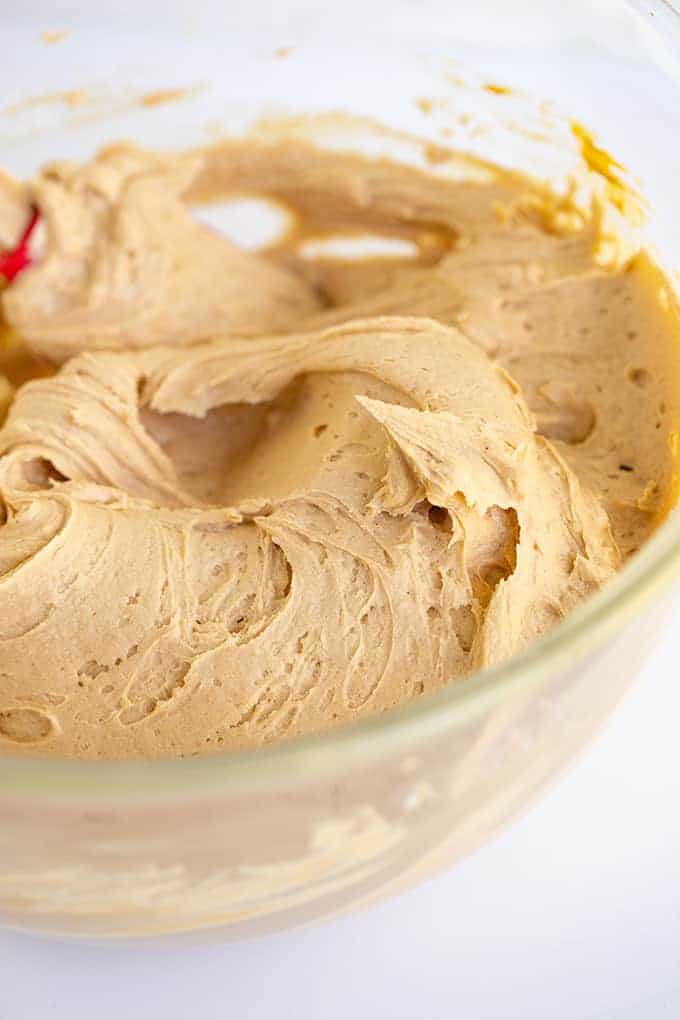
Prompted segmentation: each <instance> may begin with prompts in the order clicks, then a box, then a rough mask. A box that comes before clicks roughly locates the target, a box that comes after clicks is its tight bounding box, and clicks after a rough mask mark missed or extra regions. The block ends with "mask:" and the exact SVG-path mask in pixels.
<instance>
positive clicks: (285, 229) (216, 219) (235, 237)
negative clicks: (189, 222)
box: [192, 196, 293, 251]
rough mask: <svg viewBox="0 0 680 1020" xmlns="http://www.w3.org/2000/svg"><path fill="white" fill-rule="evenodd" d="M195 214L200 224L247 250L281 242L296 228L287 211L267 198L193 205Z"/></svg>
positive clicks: (239, 199)
mask: <svg viewBox="0 0 680 1020" xmlns="http://www.w3.org/2000/svg"><path fill="white" fill-rule="evenodd" d="M192 212H193V216H194V218H195V219H197V220H198V221H199V223H203V224H204V225H205V226H207V227H210V228H211V229H212V230H216V231H218V232H219V233H220V234H224V236H225V237H227V238H228V239H229V240H230V241H232V242H233V243H234V244H236V245H238V247H239V248H243V249H244V250H245V251H259V250H260V249H262V248H268V247H270V246H271V245H274V244H276V243H277V242H279V241H282V240H283V238H284V237H286V235H287V234H289V233H290V231H291V228H292V225H293V218H292V216H291V214H290V213H289V212H288V210H287V209H285V208H284V206H282V205H280V204H279V203H278V202H275V201H273V200H272V199H267V198H254V197H243V196H239V197H238V198H232V199H230V200H228V201H226V202H214V203H211V204H209V205H199V206H194V207H193V209H192Z"/></svg>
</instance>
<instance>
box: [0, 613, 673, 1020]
mask: <svg viewBox="0 0 680 1020" xmlns="http://www.w3.org/2000/svg"><path fill="white" fill-rule="evenodd" d="M674 621H675V628H673V629H672V630H673V632H671V633H669V634H668V636H667V639H666V641H665V642H664V644H663V646H660V647H659V648H658V649H657V650H656V653H655V655H654V657H653V658H652V659H650V660H649V662H648V665H647V668H646V669H645V671H644V673H643V675H642V676H641V678H640V681H639V682H638V684H637V686H636V687H635V688H634V689H633V691H632V692H631V693H630V694H629V695H628V697H627V698H626V700H625V701H624V703H623V704H622V705H621V707H620V708H619V710H618V712H617V713H616V715H615V716H614V717H613V719H612V720H611V722H610V723H609V724H608V726H607V728H606V729H605V731H604V732H603V733H602V734H601V736H600V737H599V739H598V740H597V742H596V743H595V744H594V745H593V746H592V747H591V748H590V750H589V751H588V752H587V753H586V754H585V755H584V757H583V758H582V759H581V760H580V762H579V763H578V764H577V765H575V766H574V767H573V768H572V770H571V772H570V773H569V774H568V775H567V776H565V777H564V778H563V779H561V780H560V782H559V783H558V784H557V785H556V786H555V787H554V788H553V789H552V791H551V792H550V793H549V794H548V795H547V796H546V797H545V798H544V799H543V801H542V802H540V803H539V804H538V805H536V806H535V807H534V808H533V809H532V810H531V811H530V812H529V814H528V815H527V816H526V817H525V818H523V819H522V820H521V821H519V822H517V823H516V824H515V825H514V826H513V827H512V828H511V829H510V830H509V831H508V832H506V833H505V834H504V835H503V836H501V837H500V838H499V839H497V840H496V842H495V843H493V844H492V845H490V846H488V847H486V848H484V849H483V850H481V851H479V852H478V853H477V854H476V855H475V856H474V857H472V858H471V859H470V860H468V861H465V862H464V863H462V864H460V865H459V866H458V867H457V868H456V869H454V870H453V871H451V872H450V873H448V874H445V875H443V876H441V877H439V878H437V879H435V880H433V881H431V882H430V883H428V884H427V885H425V886H421V887H420V888H419V889H416V890H415V891H413V892H410V893H407V894H406V895H404V896H402V897H400V898H399V899H397V900H393V901H391V902H389V903H386V904H382V905H380V906H378V907H373V908H372V909H370V910H368V911H366V912H364V913H363V914H360V915H356V916H353V917H348V918H345V919H343V920H341V921H337V922H333V923H328V924H326V925H323V926H318V927H315V928H308V929H306V930H302V931H296V932H289V933H286V934H283V935H278V936H271V937H269V938H266V939H261V940H259V941H254V942H247V943H240V944H233V945H223V946H215V945H213V946H205V945H204V946H200V945H199V946H197V945H192V944H187V943H174V944H173V943H164V944H163V943H161V944H158V943H156V944H154V943H143V944H142V943H140V944H136V945H134V944H133V945H130V944H127V945H118V946H116V945H95V946H92V945H82V944H77V943H72V942H57V941H48V940H38V939H34V938H29V937H28V936H25V935H17V934H13V933H9V932H1V933H0V1020H43V1018H47V1020H49V1018H58V1020H62V1018H63V1020H66V1018H68V1020H129V1018H132V1020H137V1018H140V1020H141V1018H144V1020H155V1018H156V1017H159V1018H161V1017H162V1018H163V1020H194V1018H197V1020H213V1018H214V1020H217V1018H219V1020H226V1018H238V1020H250V1018H253V1020H275V1018H276V1020H278V1018H286V1020H287V1018H291V1020H292V1018H294V1020H336V1018H337V1020H364V1018H365V1020H382V1018H383V1017H384V1018H386V1020H440V1018H441V1020H594V1018H598V1020H600V1018H605V1020H665V1018H673V1020H676V1018H678V1017H680V739H679V735H680V677H679V674H680V670H679V669H678V660H679V659H680V601H678V604H677V608H676V613H675V617H674ZM0 823H1V822H0Z"/></svg>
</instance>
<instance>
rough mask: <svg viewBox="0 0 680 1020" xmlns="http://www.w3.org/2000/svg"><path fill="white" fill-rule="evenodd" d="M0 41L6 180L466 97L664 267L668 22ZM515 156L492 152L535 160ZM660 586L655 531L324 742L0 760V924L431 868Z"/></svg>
mask: <svg viewBox="0 0 680 1020" xmlns="http://www.w3.org/2000/svg"><path fill="white" fill-rule="evenodd" d="M63 29H69V30H70V32H69V34H68V35H65V36H63V37H60V36H59V35H58V34H57V33H59V32H60V31H61V30H63ZM51 32H54V33H55V35H49V34H41V33H51ZM0 40H1V42H2V49H3V59H2V61H0V86H1V88H0V95H2V97H3V99H2V104H3V109H2V110H1V111H0V138H1V142H0V162H2V164H3V165H5V166H7V167H8V168H9V169H10V170H12V171H13V172H15V173H18V174H27V173H29V172H31V170H32V169H34V167H35V166H36V164H37V163H39V162H42V161H44V160H46V159H50V158H54V157H56V156H66V157H84V156H87V155H89V154H90V153H91V152H92V150H93V149H94V148H96V147H97V146H98V145H100V144H102V143H104V142H107V141H110V140H111V139H112V138H116V137H127V138H133V139H135V140H138V141H141V142H142V143H144V144H147V145H158V146H161V147H181V146H185V145H188V144H191V143H196V142H205V141H206V140H208V138H209V137H210V133H211V132H214V131H215V130H217V129H220V130H226V131H235V130H239V129H240V128H242V127H243V126H245V125H247V124H248V123H249V122H250V121H251V120H252V118H253V117H254V116H255V115H257V114H260V113H263V112H264V113H269V112H273V111H276V110H285V111H288V112H299V111H316V110H318V111H321V110H323V111H326V110H333V109H341V110H345V111H350V112H352V113H359V114H367V115H369V116H371V117H377V118H379V119H380V120H383V121H387V122H388V123H390V124H392V125H394V126H397V127H399V128H404V129H406V130H409V131H416V132H418V133H420V134H421V135H427V132H428V131H431V130H434V129H433V127H432V124H433V122H432V120H431V119H429V120H428V119H427V118H426V117H424V116H423V112H422V110H421V109H419V107H418V105H417V104H416V103H415V102H414V100H415V99H416V98H418V97H423V96H432V95H441V94H442V90H445V89H451V88H453V87H455V86H456V82H458V86H460V84H461V81H460V80H461V79H462V80H464V79H466V78H467V79H469V82H472V83H473V84H472V85H470V87H469V88H468V91H467V92H466V91H465V90H463V92H459V93H458V96H459V97H461V96H468V97H470V96H472V95H474V96H476V98H477V99H483V100H484V102H486V104H487V105H486V107H484V106H483V105H482V106H480V108H479V111H478V114H476V116H477V115H478V116H479V117H481V119H482V121H484V122H486V123H487V124H489V123H490V124H491V125H492V126H494V125H495V127H496V130H494V131H490V132H485V131H483V130H481V131H480V132H479V133H478V135H477V143H478V145H479V148H480V151H484V152H485V154H488V155H492V156H493V155H494V153H493V151H492V149H493V146H494V145H495V144H497V140H498V139H499V138H501V137H502V135H503V132H502V131H499V130H498V125H499V124H500V123H501V121H503V113H502V111H503V107H502V103H503V101H504V99H506V98H507V96H505V94H504V93H503V92H502V91H501V92H499V91H498V90H497V89H493V88H492V89H491V90H489V89H488V88H487V89H486V90H485V89H484V88H483V85H484V84H486V85H487V86H488V85H489V84H497V83H502V84H503V85H510V86H512V87H513V88H515V87H517V88H519V89H520V91H521V93H522V94H524V96H525V98H526V97H527V96H528V97H533V98H531V102H532V103H533V102H534V100H535V99H541V100H543V99H545V100H554V101H556V102H557V104H558V106H559V107H560V108H561V109H562V110H563V111H564V112H565V113H566V114H568V115H569V116H571V117H574V118H575V119H577V120H579V121H582V122H584V123H585V124H586V125H587V126H588V127H589V128H590V129H591V130H593V131H595V132H596V133H597V135H598V137H599V138H600V139H601V140H602V142H603V144H604V145H605V146H606V148H607V149H609V150H610V151H613V152H614V153H615V154H616V155H617V156H619V157H620V158H621V159H622V161H623V162H624V163H626V164H627V166H628V167H629V168H630V169H631V171H632V172H633V173H634V174H635V176H636V177H637V178H638V179H639V180H640V182H641V187H642V190H643V192H644V194H645V195H646V196H647V198H648V199H649V201H650V206H651V216H650V223H649V230H650V235H651V237H652V240H653V241H654V242H655V243H656V244H657V246H658V250H659V251H660V252H661V253H662V254H663V257H665V258H666V259H671V260H673V259H674V260H675V261H676V263H680V199H679V198H678V181H680V144H678V142H677V138H678V137H680V87H679V86H678V66H679V59H680V18H679V17H678V16H677V14H676V13H675V12H674V10H673V8H672V7H671V5H670V4H668V3H664V2H653V0H647V2H646V3H641V2H640V3H638V2H634V0H631V2H622V0H621V2H605V0H599V2H593V0H589V2H583V3H581V2H577V0H572V2H571V3H569V4H562V5H556V4H554V3H553V2H552V0H544V2H531V3H530V2H520V0H514V2H513V3H512V4H507V3H505V2H504V0H497V2H496V3H494V2H492V0H475V3H474V4H467V3H465V4H458V5H456V4H452V3H451V0H420V2H418V3H414V2H408V0H389V2H382V0H377V2H376V0H373V2H372V0H363V2H361V3H355V2H349V0H345V2H344V3H342V4H339V5H335V6H333V5H325V4H324V5H319V4H318V3H316V0H307V2H303V0H289V2H285V3H284V2H271V3H269V2H266V0H250V2H249V3H248V4H240V3H236V2H230V0H223V2H220V3H217V2H212V0H210V2H203V3H199V4H186V3H183V2H169V0H162V2H161V0H135V2H134V3H132V2H130V3H128V2H125V0H123V2H118V3H108V2H100V3H97V4H90V5H83V4H82V3H81V2H80V0H72V2H70V3H69V2H66V0H57V2H54V0H49V2H47V0H45V2H38V0H36V2H31V0H27V2H24V3H23V4H21V5H14V9H13V10H11V11H8V10H6V9H5V10H3V12H2V14H1V15H0ZM474 83H476V85H474ZM176 89H179V90H183V91H182V92H181V93H176V94H175V93H174V92H173V91H172V90H176ZM167 90H171V91H170V92H168V91H167ZM150 93H151V96H150V95H149V94H150ZM454 95H455V93H454ZM142 96H144V97H146V98H145V99H144V101H142V100H141V99H140V97H142ZM171 100H174V101H171ZM460 101H461V102H463V101H467V100H464V99H460ZM519 102H520V107H521V109H520V113H519V114H516V115H517V116H519V117H520V118H521V117H522V116H524V115H525V114H526V115H528V113H527V111H528V109H529V106H530V103H529V101H528V100H527V105H525V106H524V107H522V105H521V104H522V103H524V100H523V99H521V98H520V100H519ZM540 109H541V107H540V104H539V112H540ZM546 109H548V108H547V107H545V108H543V111H544V112H545V110H546ZM522 110H524V113H522ZM514 115H515V114H513V116H514ZM505 119H506V120H507V117H506V118H505ZM471 135H472V136H473V139H472V141H474V132H472V133H471ZM508 137H511V135H506V146H507V139H508ZM472 141H471V144H472ZM485 147H486V148H485ZM489 147H491V148H489ZM518 152H519V150H517V151H515V150H514V149H513V147H512V145H510V146H509V149H508V151H506V152H505V157H506V158H512V159H516V160H517V161H519V162H520V163H521V162H522V159H524V161H525V162H526V160H527V159H532V158H533V157H531V156H526V155H524V156H521V157H520V156H519V155H518ZM498 158H503V154H502V153H501V154H498ZM527 168H528V169H535V167H534V166H532V165H528V166H527ZM678 370H679V371H680V353H679V369H678ZM676 411H678V409H676ZM679 573H680V519H678V516H677V514H675V515H674V516H672V517H671V519H669V520H668V522H667V523H666V524H665V525H664V526H663V527H662V528H661V529H660V530H659V532H658V533H657V534H656V535H655V537H654V538H653V540H652V541H650V542H649V543H648V545H647V546H646V547H645V548H644V549H643V551H642V552H641V553H640V554H638V555H637V556H636V557H635V558H634V559H633V561H632V562H631V563H630V564H629V565H628V566H627V567H626V569H625V570H624V571H623V572H622V573H621V574H620V576H619V577H618V578H617V580H616V581H615V582H614V583H612V584H611V585H610V586H609V587H608V588H607V589H606V590H605V591H603V592H602V593H601V594H600V595H599V596H598V597H596V598H594V599H592V600H591V601H590V602H588V604H587V605H586V606H585V607H583V608H582V609H581V610H579V611H577V612H575V613H574V614H573V616H571V617H570V618H569V619H568V621H567V622H566V623H564V624H563V625H561V626H560V627H558V628H557V629H555V630H554V631H553V632H551V633H550V634H549V635H548V636H547V637H546V638H544V639H543V640H542V641H540V642H539V643H538V644H536V645H535V646H533V647H531V648H530V649H529V650H528V651H527V652H526V653H525V654H524V655H522V656H521V657H518V658H516V659H515V660H513V661H512V662H510V663H508V664H506V665H504V666H502V667H500V668H497V669H493V670H489V671H486V672H484V673H482V674H479V675H475V676H473V677H470V678H469V679H467V680H465V681H463V682H459V683H456V684H454V685H452V686H450V687H449V688H447V689H445V690H443V691H441V692H440V693H438V694H436V695H433V696H430V697H427V698H422V699H420V700H418V701H416V702H414V703H413V704H411V705H410V706H408V707H406V708H404V709H402V710H399V711H394V712H392V713H390V714H387V715H386V716H382V717H381V718H379V719H375V720H373V721H370V722H365V723H362V724H358V725H353V726H351V727H347V728H344V729H342V730H338V731H336V732H333V733H332V734H330V735H328V736H324V737H322V738H318V739H307V740H301V741H297V742H291V743H289V744H283V745H280V746H277V747H272V748H271V749H268V750H264V751H258V752H248V753H238V754H231V755H225V756H215V757H211V758H207V759H203V760H191V761H178V762H160V763H159V762H156V763H134V764H133V763H115V762H114V763H106V764H104V763H79V762H65V761H64V762H61V761H45V760H37V759H35V760H34V759H26V758H22V759H18V758H11V757H0V921H1V922H2V923H4V924H6V925H10V926H16V927H21V928H26V929H30V930H35V931H44V932H57V933H63V934H70V935H89V936H116V935H117V936H121V935H147V934H154V933H162V932H179V931H188V930H196V929H207V928H212V929H214V930H215V931H217V932H218V933H219V934H220V936H226V937H241V936H245V935H250V934H253V933H256V932H262V931H269V930H273V929H280V928H284V927H287V926H290V925H295V924H300V923H303V922H307V921H310V920H314V919H318V918H322V917H327V916H329V915H332V914H336V913H338V912H340V911H346V910H349V909H351V908H354V907H357V906H359V905H361V904H364V903H367V902H369V901H371V900H373V899H375V898H377V897H380V896H384V895H387V894H388V893H391V892H393V891H394V890H396V889H399V888H402V887H404V886H405V885H407V884H410V883H413V882H415V881H417V880H419V879H421V878H422V877H424V876H426V875H428V874H430V873H432V872H433V871H434V870H435V869H437V868H441V867H443V866H446V865H450V864H451V863H452V862H454V861H455V860H456V859H458V858H460V857H461V856H462V855H464V854H468V853H469V852H470V851H471V850H473V849H474V848H475V847H477V846H478V845H480V844H481V843H482V842H483V841H485V840H486V839H488V838H489V837H490V836H491V835H492V834H493V833H495V832H497V831H498V830H499V828H501V827H502V826H503V825H505V824H506V823H507V822H508V821H509V820H510V819H511V818H513V817H514V816H516V815H517V813H518V812H519V811H520V810H521V809H522V808H523V807H524V806H525V805H526V804H527V803H528V802H529V801H530V800H532V799H533V798H534V797H535V796H536V795H537V793H538V792H539V791H540V790H541V789H543V788H544V787H545V785H546V784H547V783H548V781H549V780H550V779H551V778H552V777H553V776H555V775H556V774H557V773H558V772H559V771H560V770H561V769H562V768H563V767H564V765H565V764H566V763H567V762H569V761H570V760H571V759H572V758H573V757H574V755H575V754H576V753H577V752H578V751H579V749H580V748H581V747H583V745H584V744H585V743H586V741H587V740H588V739H589V738H590V736H591V734H592V733H593V732H594V731H595V730H596V729H597V727H598V726H599V724H600V723H601V722H602V720H603V719H604V718H605V716H606V715H607V714H608V713H609V711H610V710H611V708H612V706H613V705H614V704H615V703H616V701H617V699H618V698H619V697H620V696H621V694H622V693H623V691H624V690H625V689H626V687H627V686H628V684H629V683H630V682H631V680H632V679H633V678H634V676H635V674H636V672H637V670H638V667H639V665H640V663H641V662H642V661H643V659H644V657H645V654H646V651H647V649H648V648H649V647H650V646H651V645H652V644H653V643H654V642H655V641H657V640H658V639H659V637H660V635H661V633H662V631H663V629H664V628H665V627H666V625H667V616H666V613H665V609H664V606H665V605H666V602H667V595H668V592H669V591H670V587H671V582H673V581H674V580H675V579H677V577H678V575H679ZM1 600H2V592H1V590H0V612H1V611H2V606H1ZM0 655H1V650H0ZM0 665H1V662H0Z"/></svg>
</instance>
